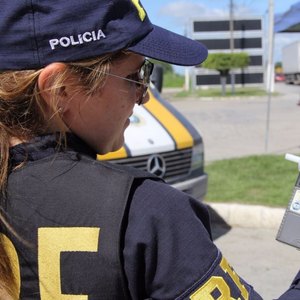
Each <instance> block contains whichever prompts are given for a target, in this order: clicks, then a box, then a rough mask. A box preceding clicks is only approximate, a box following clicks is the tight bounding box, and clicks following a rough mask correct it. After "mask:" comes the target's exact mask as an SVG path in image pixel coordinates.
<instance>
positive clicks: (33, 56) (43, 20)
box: [0, 0, 207, 71]
mask: <svg viewBox="0 0 300 300" xmlns="http://www.w3.org/2000/svg"><path fill="white" fill-rule="evenodd" d="M0 3H1V9H0V70H2V71H3V70H25V69H27V70H29V69H38V68H41V67H44V66H46V65H48V64H50V63H52V62H70V61H78V60H82V59H87V58H93V57H97V56H101V55H103V54H106V53H110V52H116V51H119V50H123V49H127V50H128V51H132V52H134V53H138V54H141V55H143V56H146V57H150V58H154V59H157V60H161V61H165V62H168V63H171V64H177V65H183V66H192V65H197V64H200V63H201V62H203V61H204V60H205V58H206V57H207V49H206V47H205V46H204V45H203V44H201V43H199V42H197V41H194V40H191V39H188V38H186V37H184V36H181V35H178V34H175V33H173V32H170V31H168V30H165V29H163V28H161V27H158V26H155V25H153V24H152V23H151V22H150V20H149V18H148V16H147V13H146V11H145V9H144V8H143V6H142V4H141V3H140V2H139V0H2V1H1V2H0Z"/></svg>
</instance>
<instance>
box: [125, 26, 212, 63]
mask: <svg viewBox="0 0 300 300" xmlns="http://www.w3.org/2000/svg"><path fill="white" fill-rule="evenodd" d="M128 50H129V51H132V52H134V53H138V54H141V55H144V56H147V57H150V58H154V59H157V60H161V61H164V62H167V63H170V64H175V65H181V66H195V65H199V64H201V63H202V62H203V61H204V60H205V59H206V57H207V48H206V47H205V46H204V45H203V44H201V43H200V42H198V41H194V40H192V39H189V38H186V37H184V36H182V35H179V34H176V33H174V32H171V31H169V30H166V29H164V28H161V27H159V26H156V25H153V30H152V31H151V32H150V33H149V34H147V35H146V36H145V37H144V38H143V39H142V40H140V41H139V42H138V43H137V44H135V45H134V46H131V47H129V48H128Z"/></svg>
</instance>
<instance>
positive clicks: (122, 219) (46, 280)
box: [2, 136, 151, 300]
mask: <svg viewBox="0 0 300 300" xmlns="http://www.w3.org/2000/svg"><path fill="white" fill-rule="evenodd" d="M69 143H70V141H69ZM72 143H73V145H72V147H71V148H70V149H68V150H64V151H62V150H60V151H58V150H57V147H56V141H55V138H53V136H45V137H42V138H40V139H39V140H37V141H35V143H33V144H29V145H25V146H24V145H20V146H17V147H15V148H14V149H13V151H12V153H11V158H12V159H11V161H12V163H13V164H14V165H17V164H18V163H19V162H21V161H22V159H24V157H25V156H26V158H27V163H26V164H25V166H23V167H20V168H19V169H17V170H14V171H12V173H11V174H10V176H9V181H8V193H7V199H6V213H7V219H8V221H9V223H10V224H11V226H12V228H13V229H14V230H15V231H16V232H17V234H18V235H19V236H20V238H17V237H16V236H14V235H13V234H11V233H10V232H9V231H7V230H6V229H3V230H2V232H4V234H6V235H7V236H8V237H9V239H10V240H11V241H12V243H13V245H14V248H15V250H16V255H17V257H18V260H19V272H20V276H21V288H20V298H21V299H61V297H62V295H64V296H65V297H66V295H69V298H68V299H89V300H91V299H103V300H107V299H129V292H128V288H127V282H126V277H125V275H124V270H123V267H122V253H121V249H122V248H123V247H122V243H123V237H124V230H125V228H126V222H127V220H126V216H127V213H126V212H127V208H128V206H129V205H130V198H131V196H130V194H131V193H132V192H133V191H134V189H135V186H137V185H138V184H139V182H141V181H143V180H144V179H145V178H149V177H151V175H150V174H148V173H143V172H140V171H137V170H134V169H130V170H129V169H128V168H121V167H119V166H115V165H112V164H109V163H103V162H99V161H96V160H95V159H94V154H93V153H92V152H90V150H89V149H85V148H84V147H82V145H81V144H78V143H77V142H76V141H75V142H74V141H73V142H71V144H72ZM79 295H86V298H84V296H82V298H76V297H80V296H79ZM64 299H65V298H64Z"/></svg>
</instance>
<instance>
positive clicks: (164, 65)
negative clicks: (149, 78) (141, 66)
mask: <svg viewBox="0 0 300 300" xmlns="http://www.w3.org/2000/svg"><path fill="white" fill-rule="evenodd" d="M150 61H151V62H152V63H154V64H156V65H161V66H162V68H163V70H164V73H167V72H170V73H173V66H172V65H171V64H169V63H166V62H162V61H159V60H156V59H150Z"/></svg>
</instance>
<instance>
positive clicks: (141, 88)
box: [85, 59, 154, 105]
mask: <svg viewBox="0 0 300 300" xmlns="http://www.w3.org/2000/svg"><path fill="white" fill-rule="evenodd" d="M153 68H154V64H153V63H152V62H151V61H149V60H148V59H145V60H144V63H143V64H142V66H141V67H140V68H139V70H138V71H137V72H135V73H134V74H132V75H129V76H128V77H132V78H128V77H123V76H119V75H116V74H113V73H106V72H105V73H104V74H105V75H108V76H113V77H116V78H119V79H123V80H126V81H129V82H132V83H134V84H135V85H136V89H137V92H138V93H139V97H138V100H137V101H136V103H137V104H138V105H141V104H143V101H144V98H145V96H146V95H147V90H148V87H149V85H150V77H151V74H152V71H153ZM85 69H88V70H93V69H92V68H88V67H85ZM133 78H134V79H133Z"/></svg>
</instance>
